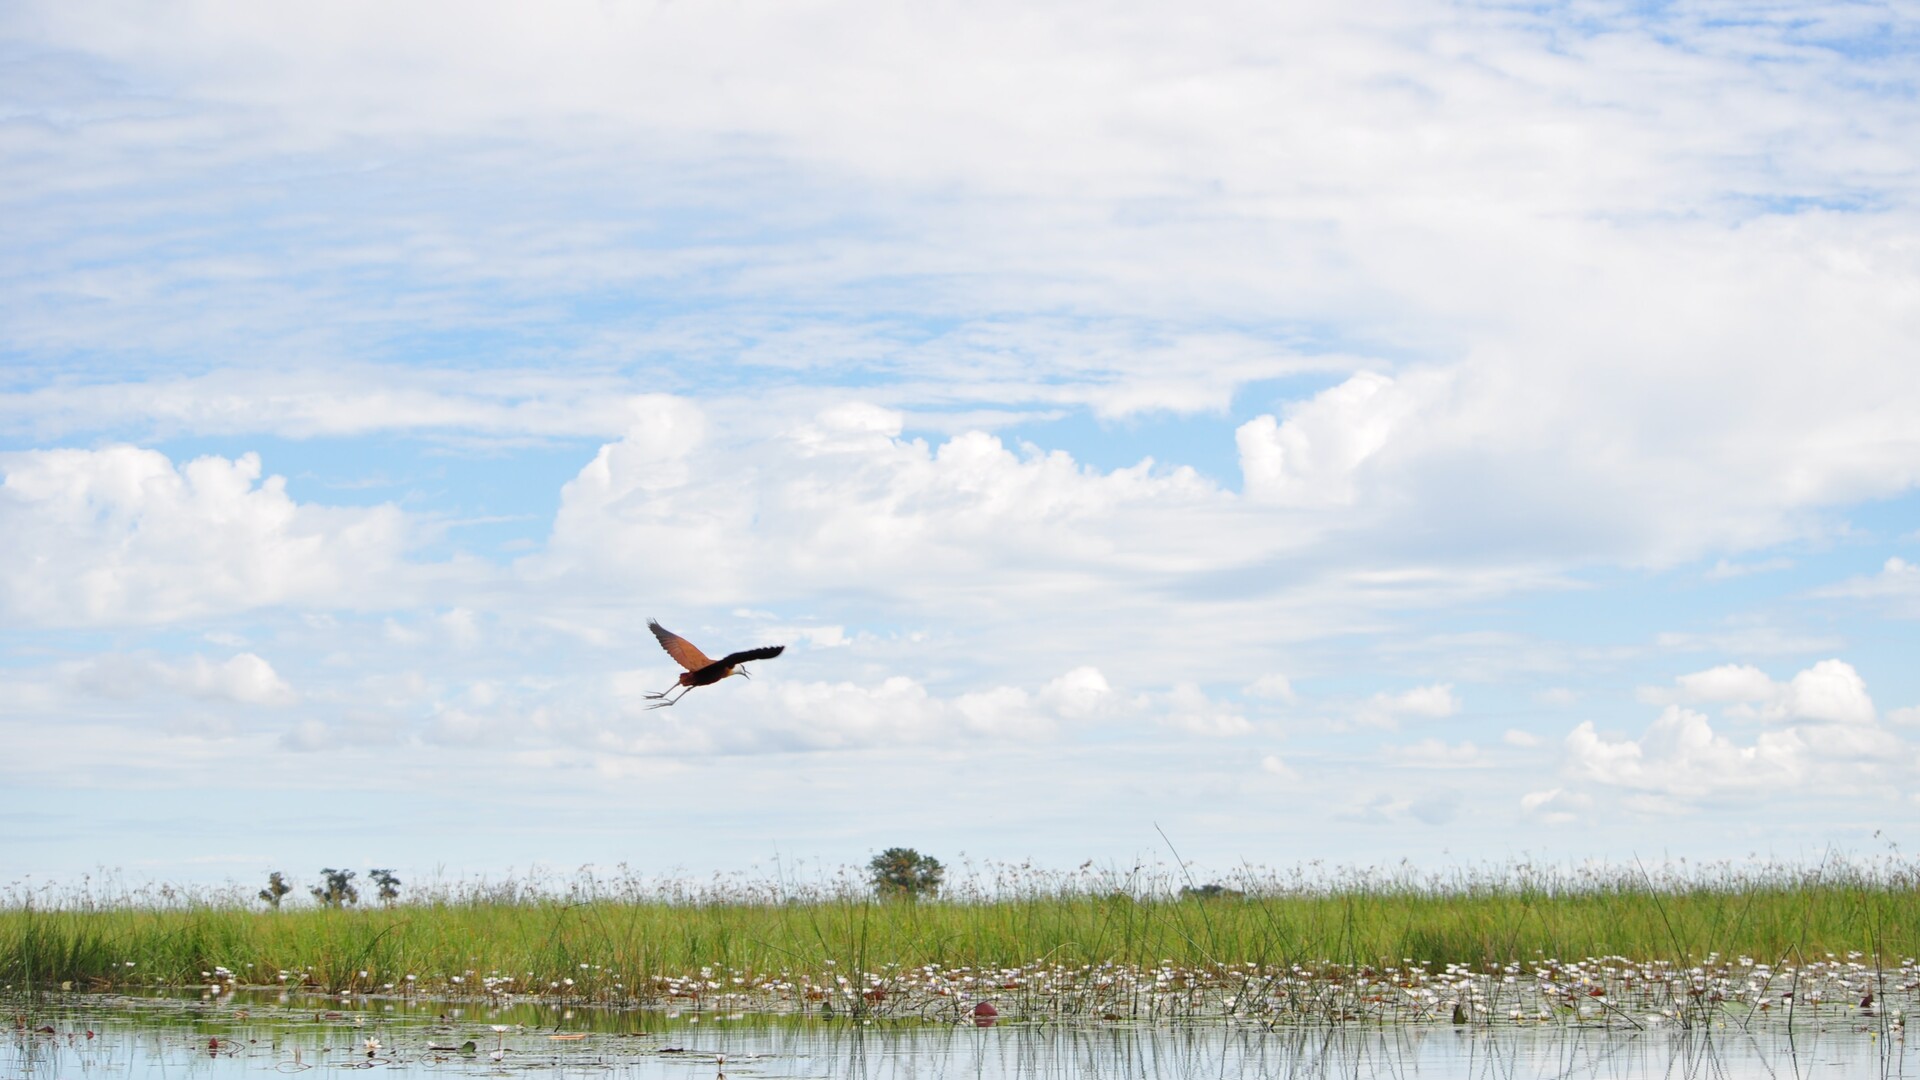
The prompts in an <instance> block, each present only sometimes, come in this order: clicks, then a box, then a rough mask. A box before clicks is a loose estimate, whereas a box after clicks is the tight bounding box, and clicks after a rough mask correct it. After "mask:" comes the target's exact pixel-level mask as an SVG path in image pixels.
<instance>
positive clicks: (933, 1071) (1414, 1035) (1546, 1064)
mask: <svg viewBox="0 0 1920 1080" xmlns="http://www.w3.org/2000/svg"><path fill="white" fill-rule="evenodd" d="M0 1013H4V1014H7V1015H10V1017H11V1018H10V1019H9V1022H8V1025H7V1027H8V1030H7V1034H6V1038H5V1041H4V1042H3V1043H0V1080H72V1078H89V1077H93V1078H100V1080H108V1078H112V1080H121V1078H126V1080H242V1078H246V1080H260V1078H261V1077H263V1076H265V1075H266V1074H268V1073H278V1074H286V1075H296V1074H301V1073H309V1072H311V1073H314V1074H315V1080H317V1078H318V1077H323V1076H328V1075H339V1074H341V1073H343V1072H345V1071H349V1070H351V1071H356V1072H360V1071H366V1072H375V1071H377V1072H384V1073H401V1074H407V1075H408V1076H410V1077H411V1078H414V1080H420V1078H425V1077H430V1076H436V1075H444V1076H449V1077H514V1076H518V1075H527V1074H533V1075H539V1076H553V1077H580V1078H592V1080H601V1078H607V1080H654V1078H667V1080H707V1078H709V1077H714V1076H716V1075H717V1074H718V1073H720V1072H721V1071H722V1070H724V1072H725V1075H726V1076H728V1077H730V1078H732V1080H751V1078H766V1080H775V1078H813V1077H821V1078H836V1080H837V1078H842V1077H850V1078H860V1080H941V1078H954V1080H959V1078H966V1080H999V1078H1032V1080H1041V1078H1063V1080H1064V1078H1070V1077H1071V1078H1098V1080H1106V1078H1111V1080H1172V1078H1180V1080H1198V1078H1222V1077H1258V1078H1266V1077H1274V1078H1279V1077H1287V1078H1294V1077H1300V1078H1308V1077H1342V1078H1346V1077H1352V1078H1361V1077H1394V1078H1399V1077H1420V1078H1423V1080H1428V1078H1439V1080H1448V1078H1482V1077H1485V1078H1499V1080H1518V1078H1523V1077H1539V1078H1546V1077H1566V1078H1578V1077H1592V1078H1609V1080H1612V1078H1629V1077H1702V1078H1714V1080H1720V1078H1742V1077H1766V1078H1768V1080H1775V1078H1779V1077H1836V1078H1837V1077H1867V1076H1884V1077H1901V1076H1907V1075H1909V1074H1916V1075H1920V1068H1916V1066H1915V1065H1914V1064H1913V1063H1911V1062H1910V1061H1909V1058H1908V1054H1907V1048H1906V1043H1905V1040H1904V1039H1903V1038H1901V1037H1900V1036H1899V1034H1898V1031H1897V1029H1895V1030H1891V1031H1890V1030H1889V1029H1887V1028H1886V1027H1885V1026H1884V1025H1881V1026H1879V1027H1868V1026H1862V1025H1828V1026H1825V1027H1818V1028H1813V1029H1811V1030H1807V1031H1785V1030H1780V1029H1778V1028H1777V1027H1776V1028H1770V1029H1765V1030H1757V1031H1741V1030H1740V1029H1738V1028H1737V1027H1718V1028H1713V1029H1708V1030H1705V1031H1701V1030H1694V1031H1687V1030H1682V1029H1679V1028H1664V1029H1653V1030H1628V1031H1622V1030H1618V1029H1608V1028H1601V1027H1579V1026H1566V1025H1543V1026H1539V1027H1533V1028H1527V1027H1495V1028H1486V1027H1480V1026H1475V1025H1468V1026H1454V1025H1441V1024H1390V1025H1371V1024H1342V1025H1313V1026H1291V1027H1269V1026H1266V1025H1264V1024H1259V1023H1252V1022H1233V1021H1219V1020H1215V1021H1204V1022H1191V1023H1154V1024H1112V1023H1107V1024H1066V1023H1054V1024H1038V1023H1000V1024H996V1025H994V1026H991V1027H985V1028H981V1027H975V1026H973V1025H971V1024H969V1025H964V1026H957V1025H950V1024H932V1023H924V1022H900V1021H890V1022H871V1023H863V1022H860V1021H851V1020H836V1021H822V1020H817V1019H808V1018H804V1017H799V1016H768V1015H763V1014H734V1015H725V1014H721V1015H716V1014H711V1013H709V1014H705V1015H690V1014H672V1013H664V1012H658V1011H645V1010H614V1009H592V1008H573V1009H568V1008H563V1007H557V1006H547V1005H535V1004H518V1005H500V1006H490V1005H485V1004H465V1005H456V1004H449V1003H444V1002H420V1001H380V1000H367V999H355V1000H353V1001H349V1002H342V1001H340V1000H337V999H327V998H320V997H302V996H299V995H292V996H288V995H278V994H262V995H249V994H247V993H244V992H243V993H240V994H228V995H219V996H215V997H212V998H210V999H209V998H180V997H174V996H166V995H156V996H152V997H117V996H116V997H96V996H72V997H60V998H52V999H46V1000H42V1001H39V1002H34V1003H24V1002H12V1003H6V1004H4V1005H3V1006H0ZM49 1028H50V1029H52V1030H50V1031H49V1030H47V1029H49ZM496 1028H504V1030H496ZM468 1043H471V1044H472V1047H471V1049H466V1048H465V1047H466V1044H468ZM723 1057H724V1063H722V1058H723Z"/></svg>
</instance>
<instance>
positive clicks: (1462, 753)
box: [1385, 739, 1480, 768]
mask: <svg viewBox="0 0 1920 1080" xmlns="http://www.w3.org/2000/svg"><path fill="white" fill-rule="evenodd" d="M1385 751H1386V754H1387V757H1388V758H1389V759H1391V760H1393V761H1395V762H1397V763H1399V764H1402V765H1416V766H1425V767H1429V768H1442V767H1453V766H1460V765H1473V764H1477V763H1478V762H1479V761H1480V748H1479V747H1477V746H1475V745H1474V744H1473V743H1471V742H1463V743H1460V744H1458V745H1454V744H1450V743H1448V742H1446V741H1444V740H1441V739H1422V740H1420V741H1419V742H1416V743H1409V744H1407V745H1405V746H1388V747H1386V748H1385Z"/></svg>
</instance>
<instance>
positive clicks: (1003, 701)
mask: <svg viewBox="0 0 1920 1080" xmlns="http://www.w3.org/2000/svg"><path fill="white" fill-rule="evenodd" d="M663 682H664V680H662V679H660V678H659V677H658V676H657V675H655V674H653V673H650V672H639V671H632V672H624V673H621V674H619V675H617V676H615V677H614V678H613V680H612V681H611V684H610V686H609V696H610V699H611V700H612V702H613V703H614V706H615V708H616V710H617V713H618V714H619V715H620V716H621V717H623V718H624V719H623V720H622V722H621V723H620V724H619V725H618V726H614V727H602V728H600V729H599V731H598V735H597V737H598V739H599V743H600V745H601V746H602V747H603V748H605V749H607V750H610V751H615V752H619V753H672V754H685V755H702V754H759V753H782V752H795V751H828V750H852V749H862V748H868V747H886V746H902V745H905V746H913V745H935V746H948V747H952V746H965V745H970V744H975V743H986V744H990V743H992V742H994V741H997V740H1004V739H1014V740H1019V741H1023V742H1026V741H1032V740H1036V739H1051V738H1056V737H1059V736H1060V735H1061V734H1063V732H1065V731H1066V730H1067V729H1069V728H1071V727H1072V726H1074V725H1077V724H1081V723H1085V722H1087V721H1089V720H1091V719H1093V718H1095V717H1103V716H1108V715H1111V714H1113V713H1114V712H1115V710H1116V709H1119V708H1121V707H1122V706H1121V703H1120V702H1118V701H1116V695H1115V694H1114V693H1113V690H1112V688H1111V687H1110V686H1109V685H1108V684H1107V680H1106V677H1105V676H1104V675H1102V674H1101V673H1100V671H1099V670H1098V669H1097V668H1091V667H1084V668H1076V669H1074V670H1072V671H1068V672H1066V673H1065V674H1062V675H1060V676H1059V677H1057V678H1054V679H1051V680H1049V681H1047V682H1046V683H1044V684H1042V685H1041V686H1039V687H1038V688H1037V689H1028V688H1026V687H1020V686H1005V685H1002V686H993V687H989V688H986V689H981V690H974V691H966V692H961V693H956V694H952V695H950V696H942V695H939V694H936V693H934V692H932V691H930V690H929V689H928V688H927V686H926V685H925V684H924V683H923V682H922V681H921V680H919V679H915V678H912V677H910V676H906V675H890V676H886V677H884V678H880V679H877V680H873V681H869V682H860V681H855V680H841V681H837V682H827V681H818V680H812V681H796V680H792V679H787V680H782V681H780V682H778V683H776V684H773V685H761V684H759V683H755V684H753V685H749V686H742V687H729V688H728V689H729V690H732V691H733V693H734V694H735V695H736V700H735V701H733V702H730V703H729V705H727V706H722V707H723V708H727V709H728V710H729V718H728V720H727V721H726V722H725V723H715V722H713V721H712V720H711V719H709V718H708V717H706V716H704V715H703V716H700V717H695V716H694V715H693V714H692V713H691V712H689V711H688V710H685V709H681V708H679V707H675V708H670V709H657V710H650V709H648V708H647V706H648V705H650V704H652V702H651V701H649V700H647V698H646V694H647V693H649V692H650V691H653V690H657V689H659V688H660V686H659V685H656V684H657V683H663ZM626 721H641V722H642V726H640V727H639V728H633V727H629V726H626Z"/></svg>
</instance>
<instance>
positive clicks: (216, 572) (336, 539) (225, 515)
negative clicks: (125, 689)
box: [0, 446, 406, 626]
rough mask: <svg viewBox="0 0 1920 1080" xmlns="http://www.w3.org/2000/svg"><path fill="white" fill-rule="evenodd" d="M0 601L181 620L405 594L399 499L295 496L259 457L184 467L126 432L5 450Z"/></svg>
mask: <svg viewBox="0 0 1920 1080" xmlns="http://www.w3.org/2000/svg"><path fill="white" fill-rule="evenodd" d="M0 471H4V472H5V474H6V481H5V483H4V484H3V485H0V535H5V536H6V537H7V552H8V558H7V559H6V561H5V564H4V566H0V611H4V612H6V613H7V614H8V615H9V616H10V617H11V618H14V619H16V620H20V621H23V622H28V623H39V624H44V625H53V626H86V625H115V624H129V623H132V624H153V623H168V622H178V621H182V620H188V619H194V618H201V617H205V616H209V615H216V614H221V613H227V612H234V611H244V610H248V609H252V608H260V607H269V606H274V605H278V604H288V603H302V604H310V605H315V606H319V607H331V606H353V605H355V604H372V603H376V602H380V601H381V600H386V601H393V600H396V599H397V598H398V597H397V596H396V594H395V593H394V592H392V591H386V592H384V593H383V591H382V587H383V586H384V587H385V589H387V590H392V588H393V582H392V581H391V580H390V576H391V572H392V571H393V569H394V568H395V567H396V565H397V564H398V563H399V561H400V558H401V555H402V553H403V551H404V549H405V545H406V522H405V519H404V518H403V517H402V515H401V513H400V511H399V510H398V509H397V508H395V507H392V506H377V507H369V508H365V509H359V508H354V509H347V508H329V507H320V506H313V505H303V504H299V503H295V502H294V501H293V500H292V499H291V498H289V497H288V496H287V494H286V484H285V481H284V480H283V479H282V478H280V477H278V476H270V477H267V478H266V479H265V480H262V479H261V469H260V459H259V457H258V456H256V455H253V454H245V455H242V456H241V457H239V458H236V459H231V460H230V459H227V458H222V457H202V458H196V459H195V460H193V461H190V462H188V463H186V464H185V465H183V466H180V467H178V468H176V467H175V466H174V464H173V463H172V462H171V461H169V460H168V459H167V457H166V455H164V454H160V453H158V452H156V451H152V450H141V449H137V448H135V447H131V446H115V447H108V448H106V449H103V450H40V451H23V452H17V453H7V454H0Z"/></svg>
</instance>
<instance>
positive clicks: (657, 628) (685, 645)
mask: <svg viewBox="0 0 1920 1080" xmlns="http://www.w3.org/2000/svg"><path fill="white" fill-rule="evenodd" d="M647 629H649V630H651V631H653V636H654V637H657V638H659V639H660V647H661V648H663V649H665V650H667V655H668V656H671V657H673V659H674V662H675V663H677V664H679V665H680V666H681V667H683V668H686V669H687V670H686V671H684V672H682V673H681V674H680V681H679V682H678V683H675V684H674V685H673V686H669V687H667V688H666V689H665V690H663V691H661V692H660V693H658V694H648V695H647V697H648V698H651V699H655V700H654V703H653V704H651V705H649V706H647V708H649V709H664V708H666V707H667V706H669V705H676V704H678V703H679V701H680V698H683V697H686V696H687V691H689V690H691V689H693V688H694V687H696V686H711V685H713V684H714V683H717V682H719V681H720V680H721V679H724V678H726V677H727V676H729V675H739V676H742V677H743V678H744V677H748V676H747V669H746V668H743V667H741V666H740V665H741V664H744V663H746V662H747V661H749V660H771V659H773V658H774V657H776V656H779V655H780V654H781V653H783V652H786V651H787V647H786V646H785V645H763V646H761V647H760V648H758V649H747V650H745V651H743V652H736V653H728V654H727V655H725V656H723V657H721V658H720V659H718V660H711V659H708V657H707V654H706V653H703V652H701V651H700V650H699V649H697V648H694V645H693V642H691V641H688V640H687V639H686V638H683V637H681V636H680V635H679V634H676V633H674V632H673V631H671V630H669V629H667V628H666V627H664V626H661V625H660V624H659V623H657V622H654V621H653V620H652V619H648V620H647ZM676 689H677V690H679V691H680V697H668V696H667V695H668V694H671V693H673V692H674V691H675V690H676Z"/></svg>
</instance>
